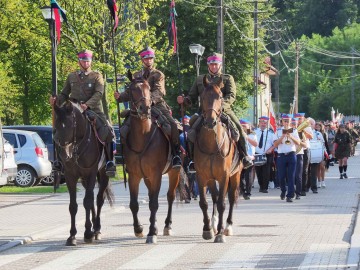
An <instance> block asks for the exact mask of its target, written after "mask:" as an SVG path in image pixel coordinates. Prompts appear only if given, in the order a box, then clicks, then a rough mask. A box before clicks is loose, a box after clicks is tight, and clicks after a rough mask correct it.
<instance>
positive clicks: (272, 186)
mask: <svg viewBox="0 0 360 270" xmlns="http://www.w3.org/2000/svg"><path fill="white" fill-rule="evenodd" d="M269 188H270V189H274V188H275V184H274V182H273V181H271V182H269Z"/></svg>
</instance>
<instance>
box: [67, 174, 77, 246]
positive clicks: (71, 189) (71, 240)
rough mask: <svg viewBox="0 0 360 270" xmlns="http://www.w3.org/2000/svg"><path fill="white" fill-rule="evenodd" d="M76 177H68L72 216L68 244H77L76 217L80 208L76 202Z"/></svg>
mask: <svg viewBox="0 0 360 270" xmlns="http://www.w3.org/2000/svg"><path fill="white" fill-rule="evenodd" d="M76 183H77V181H76V179H71V178H67V179H66V186H67V188H68V191H69V197H70V203H69V212H70V217H71V228H70V236H69V238H68V239H67V240H66V245H67V246H76V237H75V236H76V233H77V230H76V222H75V217H76V214H77V210H78V204H77V202H76Z"/></svg>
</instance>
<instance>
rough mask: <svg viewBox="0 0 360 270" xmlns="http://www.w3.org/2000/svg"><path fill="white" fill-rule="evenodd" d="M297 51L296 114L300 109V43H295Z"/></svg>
mask: <svg viewBox="0 0 360 270" xmlns="http://www.w3.org/2000/svg"><path fill="white" fill-rule="evenodd" d="M295 50H296V69H295V87H294V102H295V107H294V113H298V109H299V106H298V104H299V59H300V45H299V42H298V41H296V42H295Z"/></svg>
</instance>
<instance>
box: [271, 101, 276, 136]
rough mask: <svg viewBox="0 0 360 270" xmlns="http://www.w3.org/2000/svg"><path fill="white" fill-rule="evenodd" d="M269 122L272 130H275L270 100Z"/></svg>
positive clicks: (274, 118) (274, 119) (274, 116)
mask: <svg viewBox="0 0 360 270" xmlns="http://www.w3.org/2000/svg"><path fill="white" fill-rule="evenodd" d="M269 118H270V120H269V123H270V126H271V128H272V130H273V131H274V132H276V115H275V113H274V108H273V105H272V102H271V101H270V107H269Z"/></svg>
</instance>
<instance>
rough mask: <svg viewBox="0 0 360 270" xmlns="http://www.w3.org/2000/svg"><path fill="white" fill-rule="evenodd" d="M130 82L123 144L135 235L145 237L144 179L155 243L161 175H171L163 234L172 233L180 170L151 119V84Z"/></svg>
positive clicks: (152, 240) (130, 76)
mask: <svg viewBox="0 0 360 270" xmlns="http://www.w3.org/2000/svg"><path fill="white" fill-rule="evenodd" d="M128 77H129V79H130V81H131V84H130V86H129V88H130V89H129V95H130V106H131V107H130V122H131V123H130V132H129V134H128V136H127V142H126V143H125V144H124V154H125V164H126V169H127V171H128V173H129V188H130V209H131V212H132V214H133V219H134V224H133V225H134V232H135V236H137V237H143V233H142V232H143V226H142V225H141V223H140V222H139V219H138V211H139V203H138V194H139V184H140V181H141V179H142V178H143V179H144V182H145V185H146V186H147V188H148V194H149V209H150V212H151V214H150V228H149V233H148V235H147V239H146V243H156V241H157V233H158V230H157V227H156V212H157V210H158V208H159V202H158V197H159V192H160V187H161V178H162V175H163V174H164V173H166V172H167V173H168V175H169V190H168V193H167V200H168V215H167V217H166V220H165V228H164V235H171V223H172V217H171V215H172V204H173V202H174V199H175V195H176V187H177V185H178V182H179V175H180V171H179V170H174V169H172V168H171V166H170V165H171V164H170V163H171V162H169V161H170V160H171V156H169V154H170V152H171V148H170V144H169V141H168V139H167V138H166V136H165V135H164V133H163V132H162V130H161V129H160V128H159V127H158V126H157V125H156V124H154V123H152V120H151V98H150V86H149V84H148V82H147V81H146V80H134V79H133V78H132V75H131V73H130V72H129V74H128Z"/></svg>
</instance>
